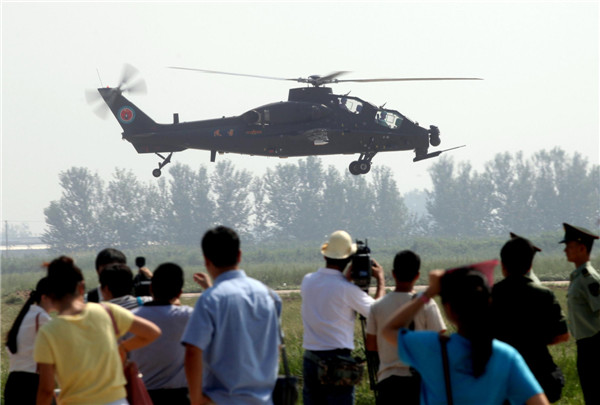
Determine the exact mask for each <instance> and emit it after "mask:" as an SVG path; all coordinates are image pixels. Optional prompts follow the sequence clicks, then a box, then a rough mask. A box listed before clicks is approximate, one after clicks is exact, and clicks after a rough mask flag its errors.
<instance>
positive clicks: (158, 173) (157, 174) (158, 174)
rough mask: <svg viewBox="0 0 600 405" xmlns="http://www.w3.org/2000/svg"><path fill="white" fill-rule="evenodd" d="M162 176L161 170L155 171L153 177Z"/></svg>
mask: <svg viewBox="0 0 600 405" xmlns="http://www.w3.org/2000/svg"><path fill="white" fill-rule="evenodd" d="M161 174H162V173H161V172H160V169H154V170H152V175H153V176H154V177H160V175H161Z"/></svg>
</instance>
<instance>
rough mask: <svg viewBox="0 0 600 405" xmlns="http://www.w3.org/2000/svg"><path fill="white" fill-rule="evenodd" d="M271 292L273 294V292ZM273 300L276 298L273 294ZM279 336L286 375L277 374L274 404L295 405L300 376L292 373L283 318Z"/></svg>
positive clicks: (279, 326) (279, 322) (279, 325)
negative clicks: (282, 326)
mask: <svg viewBox="0 0 600 405" xmlns="http://www.w3.org/2000/svg"><path fill="white" fill-rule="evenodd" d="M271 294H273V293H272V292H271ZM271 298H273V301H275V298H274V297H273V295H271ZM278 329H279V338H280V339H281V346H280V348H281V359H282V360H283V370H284V372H285V374H284V375H281V374H280V375H279V376H277V382H276V383H275V388H274V389H273V405H295V404H296V402H298V378H297V377H295V376H293V375H291V374H290V366H289V364H288V359H287V354H286V351H285V341H284V340H283V330H282V329H281V319H278Z"/></svg>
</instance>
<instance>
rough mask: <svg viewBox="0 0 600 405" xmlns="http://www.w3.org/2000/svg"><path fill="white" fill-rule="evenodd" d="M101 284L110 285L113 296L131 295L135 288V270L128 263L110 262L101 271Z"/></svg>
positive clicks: (102, 285)
mask: <svg viewBox="0 0 600 405" xmlns="http://www.w3.org/2000/svg"><path fill="white" fill-rule="evenodd" d="M100 286H101V287H103V288H104V287H108V291H110V293H111V294H112V296H113V298H118V297H123V296H125V295H130V294H131V290H132V289H133V272H132V271H131V269H130V268H129V266H127V265H126V264H123V263H113V264H110V265H108V266H106V267H105V268H104V270H102V273H100Z"/></svg>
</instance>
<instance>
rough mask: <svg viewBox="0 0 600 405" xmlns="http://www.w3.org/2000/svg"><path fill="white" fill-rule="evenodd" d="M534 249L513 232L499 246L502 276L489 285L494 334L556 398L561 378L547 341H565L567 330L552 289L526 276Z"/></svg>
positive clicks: (534, 247)
mask: <svg viewBox="0 0 600 405" xmlns="http://www.w3.org/2000/svg"><path fill="white" fill-rule="evenodd" d="M512 235H514V234H512ZM537 251H541V249H540V248H538V247H536V246H534V245H533V244H532V243H531V242H530V241H529V240H528V239H525V238H523V237H520V236H517V235H514V236H513V237H512V238H511V239H510V240H509V241H508V242H506V243H505V244H504V246H503V247H502V250H501V251H500V258H501V261H502V273H503V274H504V280H502V281H500V282H499V283H497V284H496V285H494V288H493V289H492V313H493V317H494V318H493V319H494V336H495V337H496V339H499V340H501V341H503V342H506V343H508V344H509V345H511V346H512V347H514V348H515V349H517V350H518V351H519V353H521V355H522V356H523V359H525V362H526V363H527V365H528V366H529V368H530V369H531V372H532V373H533V375H535V378H536V379H537V380H538V382H539V383H540V385H541V386H542V388H543V389H544V392H545V393H546V396H547V397H548V400H549V401H550V402H556V401H558V400H559V399H560V397H561V393H562V388H563V386H564V383H565V378H564V376H563V373H562V371H561V370H560V368H559V367H558V366H557V365H556V364H555V363H554V361H553V360H552V356H551V355H550V352H549V351H548V345H553V344H557V343H561V342H566V341H567V340H569V332H568V330H567V321H566V318H565V316H564V314H563V312H562V309H561V307H560V304H559V303H558V300H557V299H556V297H555V296H554V293H553V292H552V291H551V290H549V289H548V288H546V287H543V286H541V285H539V284H537V283H536V282H535V281H533V280H532V279H531V278H530V277H529V274H530V273H529V271H530V269H531V266H532V264H533V257H534V256H535V253H536V252H537Z"/></svg>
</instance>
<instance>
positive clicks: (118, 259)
mask: <svg viewBox="0 0 600 405" xmlns="http://www.w3.org/2000/svg"><path fill="white" fill-rule="evenodd" d="M113 263H122V264H126V263H127V257H125V254H124V253H123V252H121V251H120V250H117V249H113V248H106V249H104V250H101V251H100V253H98V255H97V256H96V271H98V270H99V269H100V267H102V266H106V265H108V264H113Z"/></svg>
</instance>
